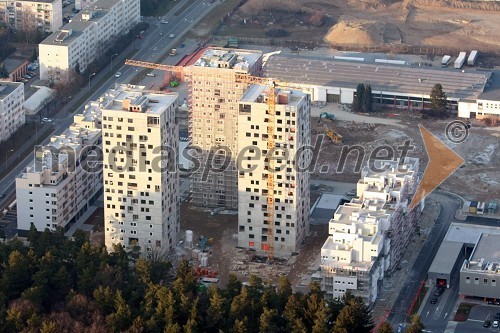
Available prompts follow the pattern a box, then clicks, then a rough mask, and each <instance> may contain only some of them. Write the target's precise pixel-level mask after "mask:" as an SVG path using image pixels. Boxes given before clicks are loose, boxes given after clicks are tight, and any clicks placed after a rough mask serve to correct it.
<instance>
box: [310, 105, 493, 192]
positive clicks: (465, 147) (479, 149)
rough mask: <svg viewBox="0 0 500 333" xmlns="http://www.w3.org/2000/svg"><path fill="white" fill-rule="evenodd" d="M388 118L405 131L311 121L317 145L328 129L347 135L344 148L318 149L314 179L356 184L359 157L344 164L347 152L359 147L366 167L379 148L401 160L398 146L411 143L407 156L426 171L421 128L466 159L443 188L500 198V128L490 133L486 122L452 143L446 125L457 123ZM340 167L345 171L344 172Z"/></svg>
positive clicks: (328, 143) (409, 116) (405, 114)
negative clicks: (317, 140)
mask: <svg viewBox="0 0 500 333" xmlns="http://www.w3.org/2000/svg"><path fill="white" fill-rule="evenodd" d="M324 110H327V111H330V112H333V113H335V110H328V106H327V108H326V109H323V111H324ZM388 115H390V116H391V118H390V119H391V120H392V119H398V120H399V121H400V125H403V126H404V127H402V126H394V125H382V124H377V123H375V122H378V120H379V119H374V123H372V125H371V126H370V125H369V124H359V123H353V122H350V121H333V122H332V121H330V120H324V119H323V120H322V121H321V123H320V124H318V122H317V119H318V118H311V119H312V134H313V138H312V142H313V143H314V142H315V140H316V136H317V135H323V134H325V131H326V129H325V125H326V126H328V127H329V128H330V129H332V130H333V131H335V132H337V133H339V134H341V135H342V136H343V145H336V144H333V143H332V142H331V141H330V140H329V139H328V138H325V139H324V141H323V144H322V146H321V148H320V149H319V155H318V160H317V163H316V168H315V171H314V174H313V177H316V178H322V179H331V180H338V181H350V182H356V181H357V180H358V179H359V178H360V173H359V172H355V171H356V170H355V169H356V168H355V166H356V163H358V158H357V156H356V153H355V152H351V153H350V154H349V155H348V157H347V159H345V162H344V161H343V160H342V159H341V155H342V149H346V146H351V147H352V146H355V145H356V146H360V147H362V149H361V150H362V151H364V158H363V163H362V164H361V166H364V165H366V163H367V162H368V159H369V158H370V155H371V154H373V153H374V151H375V148H377V147H381V146H390V147H392V148H393V151H394V153H395V154H396V155H397V156H399V155H398V154H399V152H398V149H397V147H398V146H402V145H404V142H405V141H407V140H409V141H410V144H411V145H412V146H414V149H413V150H412V151H410V152H409V154H408V155H409V156H412V157H418V158H420V163H421V164H420V165H421V171H424V170H425V167H426V165H427V162H428V160H427V154H426V153H425V148H424V144H423V141H422V137H421V135H420V130H419V128H418V125H419V124H421V125H423V126H424V127H425V128H427V129H428V130H430V131H431V132H432V133H433V134H434V135H436V136H437V137H438V138H439V139H440V140H441V141H443V142H445V143H446V144H447V145H448V146H449V147H450V148H451V149H453V150H454V151H455V152H456V153H457V154H459V155H460V156H461V157H462V158H463V159H464V160H465V163H464V166H463V167H462V168H460V169H458V170H457V171H455V172H454V173H453V174H452V175H451V176H450V178H448V179H447V180H446V181H445V182H444V183H443V184H442V185H441V187H442V188H443V189H445V190H449V191H451V192H454V193H457V194H459V195H461V196H462V197H464V198H466V199H468V200H486V201H489V200H493V199H496V198H498V197H500V149H499V147H500V128H498V127H496V128H486V127H485V125H484V123H483V122H480V121H475V122H473V124H472V128H471V129H470V132H469V135H468V137H467V140H466V141H465V142H463V143H460V144H453V143H451V142H450V141H449V140H447V137H446V135H445V129H446V126H447V125H448V124H449V123H450V122H451V121H452V120H453V119H447V120H436V119H427V120H423V119H417V116H416V114H415V113H414V112H413V113H408V112H406V111H398V113H391V114H387V113H386V114H382V115H381V116H382V117H387V116H388ZM365 119H366V118H365ZM382 154H385V152H383V151H382V152H380V153H379V156H381V155H382ZM339 164H340V165H341V166H343V167H342V168H340V169H339Z"/></svg>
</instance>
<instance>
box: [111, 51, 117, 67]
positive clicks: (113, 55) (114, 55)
mask: <svg viewBox="0 0 500 333" xmlns="http://www.w3.org/2000/svg"><path fill="white" fill-rule="evenodd" d="M117 55H118V53H115V54H112V55H111V71H113V57H116V56H117Z"/></svg>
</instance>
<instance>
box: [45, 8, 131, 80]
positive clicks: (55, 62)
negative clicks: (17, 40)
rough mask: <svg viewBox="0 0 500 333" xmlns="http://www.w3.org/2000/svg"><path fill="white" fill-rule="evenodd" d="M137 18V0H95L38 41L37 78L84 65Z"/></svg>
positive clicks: (106, 48)
mask: <svg viewBox="0 0 500 333" xmlns="http://www.w3.org/2000/svg"><path fill="white" fill-rule="evenodd" d="M139 22H140V1H139V0H99V1H97V2H95V3H94V4H93V5H92V6H91V7H89V8H87V9H85V10H82V11H81V12H79V13H78V14H76V15H75V17H73V19H72V20H71V22H69V23H68V24H66V25H65V26H64V27H62V28H61V29H60V30H57V31H56V32H54V33H53V34H52V35H50V36H49V37H47V38H46V39H45V40H44V41H42V42H41V43H40V44H39V57H40V79H42V80H57V79H58V78H60V77H61V75H63V72H64V71H67V70H71V69H75V68H77V67H79V69H80V71H82V72H83V71H85V69H86V68H87V66H88V65H89V64H90V63H92V61H94V60H95V59H97V58H98V57H99V56H101V55H103V54H104V52H105V51H106V50H108V48H109V47H110V46H111V45H113V43H114V41H115V40H116V38H117V37H118V36H120V35H123V34H126V33H127V32H128V31H129V30H130V29H131V28H132V27H133V26H134V25H136V24H137V23H139Z"/></svg>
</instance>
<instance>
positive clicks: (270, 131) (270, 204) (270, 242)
mask: <svg viewBox="0 0 500 333" xmlns="http://www.w3.org/2000/svg"><path fill="white" fill-rule="evenodd" d="M125 64H126V65H130V66H136V67H143V68H150V69H158V70H163V71H170V72H174V73H177V74H182V73H184V71H185V69H186V68H185V67H182V66H171V65H164V64H157V63H152V62H147V61H140V60H131V59H127V60H125ZM235 82H237V83H246V84H261V85H265V86H267V87H269V92H268V99H267V107H268V117H269V119H268V125H267V138H268V139H267V152H268V154H272V153H273V151H274V148H275V143H274V122H275V115H276V87H277V86H278V85H282V86H286V84H285V83H281V84H280V83H279V82H278V81H276V80H273V79H270V78H263V77H258V76H252V75H249V74H244V73H235ZM267 160H268V173H267V257H268V260H269V261H273V260H274V204H275V200H274V159H273V158H268V159H267Z"/></svg>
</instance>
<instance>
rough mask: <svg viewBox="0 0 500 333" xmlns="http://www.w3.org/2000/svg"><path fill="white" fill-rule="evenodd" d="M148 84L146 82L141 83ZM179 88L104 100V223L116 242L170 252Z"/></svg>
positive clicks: (175, 214) (109, 241) (175, 230)
mask: <svg viewBox="0 0 500 333" xmlns="http://www.w3.org/2000/svg"><path fill="white" fill-rule="evenodd" d="M142 88H144V87H142ZM177 107H178V105H177V94H157V93H150V92H146V91H142V89H139V90H138V89H127V90H122V91H117V92H116V93H114V96H113V98H111V99H110V100H109V101H107V102H106V103H102V115H103V116H102V127H103V129H102V130H103V152H104V161H103V166H104V169H103V170H104V171H103V172H104V228H105V242H106V247H107V248H108V249H109V250H113V245H114V244H119V245H122V246H124V247H125V248H127V249H131V250H132V249H134V248H137V247H140V251H141V252H142V253H144V254H146V253H148V252H154V253H165V252H167V251H169V250H171V249H172V248H173V247H174V246H175V245H176V243H177V240H178V235H179V228H180V225H179V223H180V219H179V210H180V201H179V172H178V171H177V165H178V153H177V152H178V149H179V148H178V147H179V128H178V127H179V126H178V124H177V120H176V111H177Z"/></svg>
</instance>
